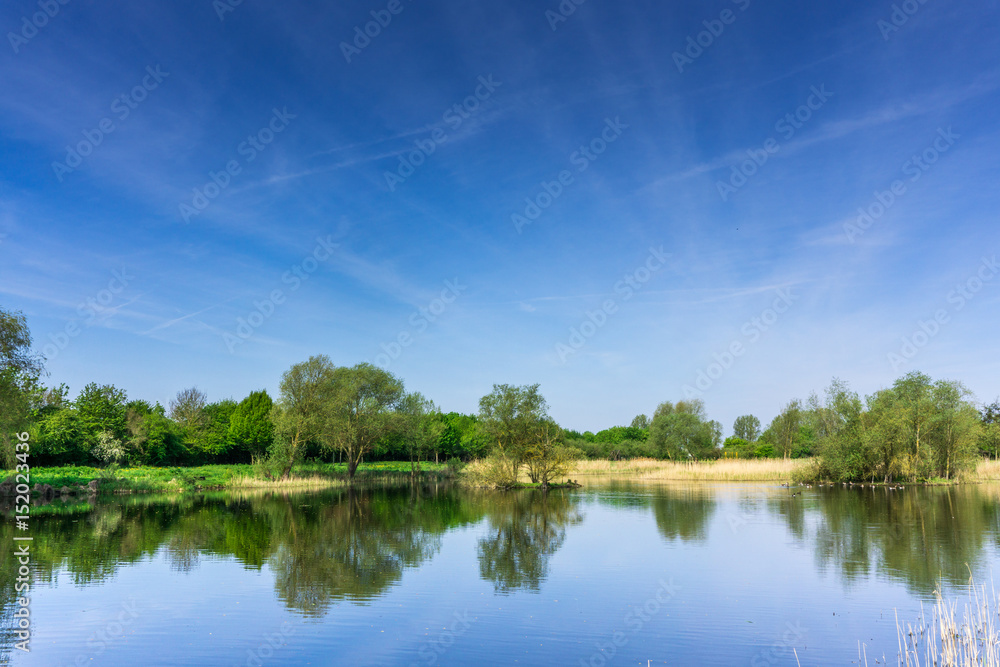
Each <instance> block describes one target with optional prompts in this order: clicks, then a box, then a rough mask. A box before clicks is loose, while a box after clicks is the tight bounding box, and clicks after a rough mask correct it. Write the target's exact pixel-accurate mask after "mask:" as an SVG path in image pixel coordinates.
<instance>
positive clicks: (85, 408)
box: [73, 382, 128, 449]
mask: <svg viewBox="0 0 1000 667" xmlns="http://www.w3.org/2000/svg"><path fill="white" fill-rule="evenodd" d="M127 400H128V397H127V395H126V393H125V390H123V389H118V388H117V387H115V386H114V385H110V384H105V385H99V384H97V383H95V382H91V383H90V384H88V385H87V386H86V387H84V388H83V390H82V391H81V392H80V394H79V395H78V396H77V397H76V400H75V401H74V402H73V405H74V407H76V410H77V412H78V413H79V415H80V420H81V421H82V423H83V427H84V440H85V441H86V443H87V445H88V449H90V448H93V447H94V446H96V445H97V443H98V438H99V437H100V435H101V433H110V434H111V435H112V436H113V437H114V438H115V439H117V440H124V439H126V438H127V437H128V425H127V419H126V407H125V406H126V401H127Z"/></svg>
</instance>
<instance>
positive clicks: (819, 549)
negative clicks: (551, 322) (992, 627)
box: [0, 481, 1000, 667]
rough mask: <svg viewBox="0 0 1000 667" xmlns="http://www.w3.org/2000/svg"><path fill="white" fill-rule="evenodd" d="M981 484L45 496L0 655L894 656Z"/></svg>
mask: <svg viewBox="0 0 1000 667" xmlns="http://www.w3.org/2000/svg"><path fill="white" fill-rule="evenodd" d="M795 491H801V493H799V494H798V495H792V493H793V492H795ZM998 497H1000V487H995V486H985V485H984V486H962V487H932V488H912V489H906V490H893V491H890V490H887V489H885V488H878V489H873V488H867V489H857V488H854V489H844V488H839V487H838V488H829V487H825V488H810V489H795V490H789V489H786V488H782V487H780V486H777V485H764V484H709V483H703V484H698V485H691V484H682V485H678V484H670V485H650V484H635V483H625V482H614V481H604V482H598V483H590V484H588V485H587V486H585V487H584V488H582V489H578V490H560V491H551V492H549V493H548V494H544V493H542V492H540V491H517V492H487V491H475V490H469V489H463V488H456V487H454V486H448V485H441V486H420V487H413V488H411V487H404V488H383V489H369V490H358V491H354V492H351V491H347V490H337V491H325V492H320V493H310V494H291V495H273V494H272V495H254V494H248V495H239V494H232V493H218V494H205V495H182V496H176V497H143V496H129V497H123V499H122V500H117V501H116V500H108V501H101V502H99V503H97V504H96V505H95V506H93V507H90V506H89V505H86V504H83V503H81V504H66V505H63V504H61V503H59V502H57V503H54V504H51V505H48V506H45V507H37V508H35V509H34V510H33V511H34V512H35V514H34V515H33V518H32V524H31V531H30V534H31V535H32V537H33V538H34V539H33V542H32V543H31V544H32V547H31V551H32V568H33V572H32V575H31V576H32V579H33V581H32V585H33V591H32V597H31V607H30V609H31V619H32V627H33V630H34V635H33V638H32V641H31V649H32V650H31V652H30V653H24V652H23V651H19V650H14V649H13V641H14V639H13V637H12V635H11V632H10V631H9V628H10V627H12V617H11V613H12V609H13V607H12V601H13V596H14V577H15V572H16V565H15V561H14V558H13V556H12V554H11V552H12V549H8V548H6V547H5V548H4V550H3V552H4V553H3V556H2V559H3V564H2V565H3V567H2V574H0V595H2V597H0V601H2V602H3V604H4V606H3V616H2V618H3V621H2V627H3V629H4V632H3V633H2V636H0V662H2V663H5V664H6V663H8V662H9V663H10V664H14V665H44V666H45V667H53V666H59V665H77V664H79V665H258V666H263V665H506V664H524V665H594V666H595V667H598V666H601V665H639V664H641V665H646V664H647V661H648V664H652V665H656V664H670V665H700V664H713V665H752V666H754V667H759V666H761V665H779V664H786V665H787V664H792V665H794V664H796V656H795V654H793V653H792V649H794V650H795V653H796V654H797V656H798V659H799V661H800V662H801V664H802V665H846V664H850V663H851V662H852V661H857V660H858V652H859V642H861V643H863V644H864V648H863V650H864V651H865V652H866V654H867V657H868V662H869V664H871V665H875V664H876V663H875V659H876V658H878V659H879V660H880V661H881V660H882V656H883V654H884V655H885V656H886V657H887V658H888V659H889V661H890V662H895V659H896V653H897V638H896V614H897V613H898V617H899V620H900V622H909V623H914V622H915V621H916V620H917V618H918V617H919V615H920V610H921V604H923V607H924V609H925V611H926V613H927V616H928V617H929V616H930V611H931V607H932V606H933V601H934V590H935V588H936V587H938V586H940V587H941V588H942V590H943V591H944V592H945V594H946V596H953V597H962V596H964V594H965V592H966V591H967V584H968V582H969V578H970V574H971V575H972V576H974V577H975V579H976V581H977V582H983V583H989V582H990V580H991V574H992V567H993V565H994V564H995V563H997V562H1000V561H998V556H1000V554H998V544H1000V510H998V503H997V499H998ZM5 514H6V515H7V520H6V521H5V522H4V524H3V527H2V531H0V532H3V535H2V536H0V539H2V540H3V543H4V544H5V545H11V544H14V542H13V541H12V539H13V537H14V529H13V526H12V522H11V520H10V518H9V517H10V512H9V511H6V512H5Z"/></svg>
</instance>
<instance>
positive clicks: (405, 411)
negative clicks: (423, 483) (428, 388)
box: [397, 392, 445, 476]
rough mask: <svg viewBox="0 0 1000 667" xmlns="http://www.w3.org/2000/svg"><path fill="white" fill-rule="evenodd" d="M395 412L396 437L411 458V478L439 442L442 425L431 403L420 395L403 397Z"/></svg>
mask: <svg viewBox="0 0 1000 667" xmlns="http://www.w3.org/2000/svg"><path fill="white" fill-rule="evenodd" d="M397 412H398V416H399V426H398V435H399V436H400V438H401V439H402V441H403V448H404V451H405V452H406V453H407V455H408V456H409V457H410V475H411V476H415V475H416V474H417V472H419V470H420V460H421V459H422V458H423V457H424V456H427V455H428V454H429V453H430V451H431V449H433V448H436V446H437V445H438V443H439V442H440V441H441V436H442V435H443V434H444V431H445V422H444V420H443V419H442V418H441V411H440V410H438V408H437V406H436V405H434V402H433V401H430V400H428V399H426V398H424V395H423V394H421V393H420V392H413V393H412V394H406V395H405V396H403V398H402V400H401V401H400V402H399V408H398V410H397ZM435 455H436V453H435Z"/></svg>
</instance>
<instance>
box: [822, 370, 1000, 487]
mask: <svg viewBox="0 0 1000 667" xmlns="http://www.w3.org/2000/svg"><path fill="white" fill-rule="evenodd" d="M971 399H972V396H971V394H970V392H969V391H968V390H967V389H966V388H965V387H964V386H963V385H962V384H961V383H959V382H952V381H945V380H941V381H938V382H932V381H931V379H930V378H929V377H927V376H926V375H924V374H922V373H917V372H913V373H909V374H907V375H906V376H904V377H902V378H900V379H899V380H897V381H896V382H895V383H894V384H893V386H892V387H891V388H890V389H883V390H880V391H877V392H875V393H874V394H872V395H871V396H868V397H867V398H866V399H865V401H864V403H862V401H861V400H860V399H859V398H858V396H857V395H856V394H854V393H853V392H850V391H849V390H848V389H847V388H846V386H845V385H843V383H839V382H836V381H835V382H834V384H832V385H831V387H830V389H828V390H827V400H826V404H825V405H824V406H823V407H824V408H825V409H828V410H830V411H831V414H832V415H833V419H832V420H831V422H832V423H833V424H834V426H833V427H832V428H831V429H829V430H828V431H826V432H825V433H824V436H823V437H822V438H821V439H820V440H819V447H820V452H821V460H820V464H819V467H818V468H817V470H816V475H817V476H818V477H822V478H826V479H832V480H835V481H875V480H878V481H881V482H891V481H894V480H900V481H909V482H914V481H918V480H927V479H932V478H940V479H945V480H949V479H954V478H955V477H956V476H957V475H959V474H961V473H963V472H965V471H967V470H969V469H971V467H972V466H973V465H974V464H975V461H976V454H977V449H976V445H977V443H978V442H979V441H980V431H981V428H982V425H981V421H980V414H979V413H978V411H977V410H976V409H975V407H974V405H973V404H972V401H971Z"/></svg>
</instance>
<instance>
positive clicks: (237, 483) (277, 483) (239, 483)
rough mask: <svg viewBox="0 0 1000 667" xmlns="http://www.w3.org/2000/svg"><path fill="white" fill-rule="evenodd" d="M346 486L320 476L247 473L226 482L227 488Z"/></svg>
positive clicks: (345, 483)
mask: <svg viewBox="0 0 1000 667" xmlns="http://www.w3.org/2000/svg"><path fill="white" fill-rule="evenodd" d="M339 486H347V482H345V481H344V480H342V479H335V478H332V477H321V476H319V475H315V476H309V477H290V478H289V479H284V480H269V479H261V478H259V477H251V476H249V475H238V476H236V477H233V478H232V479H230V480H229V481H228V482H227V483H226V488H227V489H330V488H335V487H339Z"/></svg>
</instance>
